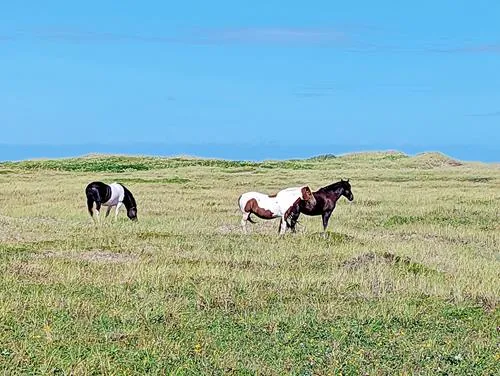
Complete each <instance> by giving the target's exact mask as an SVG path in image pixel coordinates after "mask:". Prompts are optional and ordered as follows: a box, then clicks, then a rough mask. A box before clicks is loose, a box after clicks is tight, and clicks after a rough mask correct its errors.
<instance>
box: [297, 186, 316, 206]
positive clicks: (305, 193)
mask: <svg viewBox="0 0 500 376" xmlns="http://www.w3.org/2000/svg"><path fill="white" fill-rule="evenodd" d="M300 198H301V199H302V200H304V201H306V202H307V203H308V204H309V205H313V206H314V205H316V198H315V197H314V194H313V193H312V191H311V188H309V187H308V186H307V185H306V186H305V187H302V189H301V196H300Z"/></svg>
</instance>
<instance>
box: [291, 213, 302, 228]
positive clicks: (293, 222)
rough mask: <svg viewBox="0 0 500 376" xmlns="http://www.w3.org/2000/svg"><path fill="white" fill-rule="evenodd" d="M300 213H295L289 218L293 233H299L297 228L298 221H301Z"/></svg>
mask: <svg viewBox="0 0 500 376" xmlns="http://www.w3.org/2000/svg"><path fill="white" fill-rule="evenodd" d="M299 216H300V212H294V213H292V214H291V215H290V217H288V218H289V219H290V228H291V229H292V232H297V229H296V228H295V226H296V225H297V220H298V219H299Z"/></svg>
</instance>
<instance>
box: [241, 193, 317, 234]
mask: <svg viewBox="0 0 500 376" xmlns="http://www.w3.org/2000/svg"><path fill="white" fill-rule="evenodd" d="M311 200H313V201H314V200H315V198H314V195H313V194H312V192H311V189H310V188H309V187H308V186H304V187H293V188H286V189H283V190H281V191H279V192H278V193H277V194H275V195H271V196H269V195H266V194H265V193H260V192H246V193H243V194H242V195H241V196H240V198H239V200H238V204H239V206H240V210H241V212H242V213H243V218H242V219H241V227H242V228H243V232H244V233H245V234H246V232H247V230H246V223H247V221H248V222H251V223H255V222H254V221H253V220H252V218H250V215H251V214H255V215H256V216H257V217H259V218H261V219H273V218H278V217H281V221H280V227H279V231H278V232H279V234H284V233H285V231H286V229H287V227H288V223H287V221H286V220H287V218H288V216H289V215H290V213H291V211H292V209H293V206H294V205H296V204H298V203H299V202H300V201H311ZM312 204H313V205H314V203H312Z"/></svg>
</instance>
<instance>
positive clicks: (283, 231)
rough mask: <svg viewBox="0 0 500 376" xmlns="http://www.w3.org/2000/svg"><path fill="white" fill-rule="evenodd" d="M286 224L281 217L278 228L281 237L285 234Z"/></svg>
mask: <svg viewBox="0 0 500 376" xmlns="http://www.w3.org/2000/svg"><path fill="white" fill-rule="evenodd" d="M286 227H287V223H286V221H285V219H284V218H283V217H281V219H280V227H279V229H278V234H280V235H282V234H284V233H285V232H286Z"/></svg>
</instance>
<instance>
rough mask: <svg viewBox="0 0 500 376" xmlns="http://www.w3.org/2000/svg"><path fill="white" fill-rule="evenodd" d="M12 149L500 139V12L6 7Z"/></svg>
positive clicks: (4, 139) (411, 7)
mask: <svg viewBox="0 0 500 376" xmlns="http://www.w3.org/2000/svg"><path fill="white" fill-rule="evenodd" d="M0 127H1V134H0V144H78V143H92V142H97V143H133V142H144V143H148V142H155V143H169V144H175V143H207V142H210V143H233V144H235V143H238V144H239V143H253V144H259V143H274V144H281V145H288V144H290V145H292V144H293V145H300V144H301V143H303V142H307V144H309V145H314V144H315V143H317V144H322V145H324V144H344V145H346V144H347V145H373V146H376V145H381V144H383V145H389V146H390V145H394V147H395V148H397V147H398V146H399V145H402V144H411V145H421V146H423V147H425V146H426V145H432V146H433V147H435V146H436V145H437V146H439V145H442V146H446V145H479V146H480V145H484V146H486V147H489V148H490V149H491V148H494V147H495V146H496V145H498V144H500V1H493V0H491V1H481V0H478V1H460V0H454V1H448V0H446V1H445V0H442V1H436V0H433V1H427V0H425V1H417V2H411V3H410V2H407V1H402V2H396V1H354V2H353V1H351V2H346V1H343V2H339V1H331V0H327V1H308V2H305V1H292V0H288V1H283V0H281V1H273V0H266V1H263V0H262V1H261V0H251V1H244V0H241V1H234V0H233V1H218V0H212V1H201V0H200V1H196V2H194V1H187V0H186V1H179V2H174V1H159V0H158V1H141V2H139V1H115V2H105V1H94V0H87V1H82V2H74V1H73V2H71V1H67V0H66V1H51V0H46V1H38V0H37V1H21V0H20V1H17V2H14V1H4V2H2V5H0Z"/></svg>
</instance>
